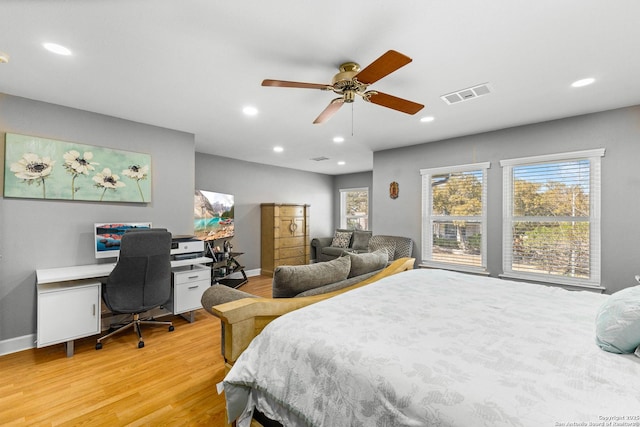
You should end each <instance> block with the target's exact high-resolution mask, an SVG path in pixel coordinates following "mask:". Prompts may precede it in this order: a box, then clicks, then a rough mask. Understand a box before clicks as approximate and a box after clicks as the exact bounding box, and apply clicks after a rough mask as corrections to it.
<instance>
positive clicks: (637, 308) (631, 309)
mask: <svg viewBox="0 0 640 427" xmlns="http://www.w3.org/2000/svg"><path fill="white" fill-rule="evenodd" d="M596 343H597V344H598V345H599V346H600V348H602V349H603V350H606V351H609V352H611V353H633V352H634V351H636V349H639V347H640V286H633V287H631V288H625V289H622V290H620V291H618V292H616V293H614V294H613V295H611V296H610V297H609V298H608V299H607V300H606V301H605V302H604V304H602V305H601V306H600V309H599V310H598V314H597V316H596ZM638 354H640V349H639V350H638V351H637V352H636V355H638Z"/></svg>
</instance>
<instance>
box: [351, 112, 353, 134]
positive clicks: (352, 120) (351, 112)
mask: <svg viewBox="0 0 640 427" xmlns="http://www.w3.org/2000/svg"><path fill="white" fill-rule="evenodd" d="M351 137H352V138H353V104H351Z"/></svg>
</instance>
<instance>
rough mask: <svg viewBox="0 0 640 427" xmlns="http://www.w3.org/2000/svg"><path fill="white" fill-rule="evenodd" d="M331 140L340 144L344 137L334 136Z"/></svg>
mask: <svg viewBox="0 0 640 427" xmlns="http://www.w3.org/2000/svg"><path fill="white" fill-rule="evenodd" d="M333 142H335V143H336V144H340V143H341V142H344V137H342V136H336V137H334V138H333Z"/></svg>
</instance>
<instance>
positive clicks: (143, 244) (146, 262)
mask: <svg viewBox="0 0 640 427" xmlns="http://www.w3.org/2000/svg"><path fill="white" fill-rule="evenodd" d="M170 253H171V233H169V232H168V231H167V230H164V229H157V228H156V229H151V230H131V231H127V232H126V233H125V234H124V235H123V236H122V240H121V242H120V256H119V258H118V262H117V263H116V266H115V267H114V269H113V271H112V272H111V274H110V275H109V277H108V278H107V280H106V282H105V283H103V286H102V299H103V301H104V303H105V305H106V306H107V307H108V308H109V309H110V310H111V311H112V312H113V313H114V314H131V315H132V317H133V318H132V320H131V321H130V322H128V323H126V324H125V325H123V326H120V327H118V328H117V329H115V330H113V332H110V333H108V334H107V335H105V336H102V337H100V338H98V341H97V343H96V350H100V349H101V348H102V341H103V340H104V339H106V338H109V337H111V336H112V335H114V334H117V333H119V332H122V331H124V330H125V329H128V328H133V329H134V330H135V331H136V332H137V334H138V348H142V347H144V341H143V340H142V333H141V330H140V327H141V325H142V324H149V325H164V326H168V327H169V331H173V324H172V323H171V322H160V321H156V320H153V319H151V320H142V319H140V315H141V314H142V313H144V312H146V311H148V310H151V309H152V308H156V307H159V306H161V305H163V304H164V303H166V302H167V301H168V300H169V298H170V297H171V255H170ZM112 329H114V328H113V327H112Z"/></svg>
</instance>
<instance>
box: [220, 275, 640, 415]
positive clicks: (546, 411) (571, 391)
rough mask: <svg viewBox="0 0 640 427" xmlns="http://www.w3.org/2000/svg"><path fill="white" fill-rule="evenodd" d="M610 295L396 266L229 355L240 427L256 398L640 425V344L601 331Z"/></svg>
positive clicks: (284, 319)
mask: <svg viewBox="0 0 640 427" xmlns="http://www.w3.org/2000/svg"><path fill="white" fill-rule="evenodd" d="M607 298H608V296H606V295H601V294H596V293H592V292H586V291H581V292H574V291H567V290H563V289H559V288H554V287H548V286H542V285H536V284H528V283H521V282H514V281H507V280H500V279H494V278H487V277H482V276H476V275H469V274H462V273H454V272H448V271H444V270H429V269H418V270H410V271H405V272H402V273H399V274H394V275H391V276H389V277H386V278H383V279H381V280H377V281H374V282H373V283H370V284H368V285H366V286H361V287H359V288H358V289H353V290H350V291H349V292H345V293H342V294H339V295H335V296H333V297H332V298H328V299H325V300H322V301H318V302H315V303H313V304H310V305H308V306H306V307H304V308H303V309H300V310H295V311H292V312H290V313H287V314H286V315H282V316H280V317H278V318H276V319H275V320H273V321H271V320H270V321H269V322H267V323H268V325H266V326H265V327H264V330H262V332H260V333H259V334H258V335H257V336H256V337H255V338H254V339H253V340H252V342H251V343H250V344H249V345H248V347H247V348H246V350H244V351H242V352H241V354H239V356H238V357H237V358H235V359H234V360H233V361H232V362H231V363H230V364H229V372H228V373H227V375H226V377H225V379H224V381H223V383H222V387H223V388H224V392H225V398H226V400H227V413H228V416H229V418H230V420H236V422H237V425H238V426H239V427H245V426H248V425H250V422H251V416H252V413H253V411H254V409H257V410H258V411H260V412H262V413H264V414H265V415H266V416H267V417H268V418H271V419H274V420H279V421H280V422H281V423H282V424H283V425H285V426H305V425H309V426H332V427H333V426H335V427H337V426H363V427H365V426H465V427H467V426H491V427H497V426H554V427H558V426H570V425H576V426H590V425H594V426H595V425H602V426H606V425H611V426H614V425H629V426H640V358H638V357H635V356H634V355H632V354H624V355H623V354H613V353H609V352H605V351H603V350H602V349H600V348H599V347H598V346H597V345H596V344H595V334H594V319H595V316H596V313H597V311H598V309H599V307H600V306H601V305H602V304H603V302H605V301H606V300H607ZM236 303H240V302H236ZM230 304H232V305H233V304H234V303H230ZM219 307H221V308H220V316H221V317H222V318H223V319H225V316H226V315H225V311H226V310H225V308H230V310H228V311H229V312H233V307H229V306H226V307H225V306H219ZM214 309H216V307H214ZM228 316H229V318H231V320H232V322H231V323H234V321H233V319H232V318H233V314H228ZM229 318H226V319H227V320H229ZM242 322H243V321H240V322H237V323H242ZM227 327H229V324H227ZM616 422H617V423H619V424H615V423H616ZM589 423H591V424H589ZM607 423H610V424H607ZM624 423H626V424H624Z"/></svg>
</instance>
